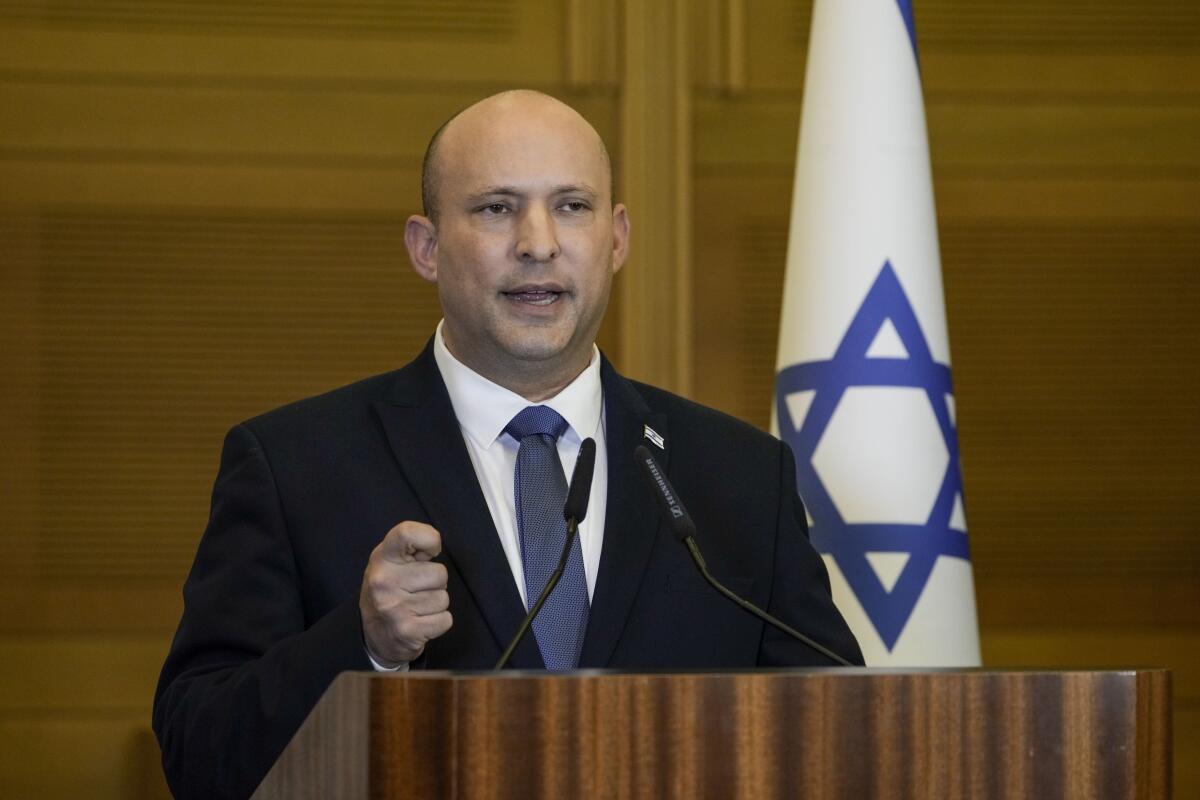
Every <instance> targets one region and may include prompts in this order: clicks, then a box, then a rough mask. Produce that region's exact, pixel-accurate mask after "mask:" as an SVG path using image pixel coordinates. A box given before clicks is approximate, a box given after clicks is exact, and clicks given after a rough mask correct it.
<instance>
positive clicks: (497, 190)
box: [471, 183, 599, 197]
mask: <svg viewBox="0 0 1200 800" xmlns="http://www.w3.org/2000/svg"><path fill="white" fill-rule="evenodd" d="M526 193H527V192H523V191H521V190H520V189H518V188H517V187H515V186H485V187H483V188H482V189H480V190H479V191H477V192H472V194H471V196H472V197H495V196H501V197H519V196H521V195H523V194H526ZM575 193H579V194H586V195H589V196H591V197H595V196H597V195H598V194H599V192H597V191H596V190H595V189H593V188H592V187H591V186H589V185H588V184H586V183H565V184H562V185H560V186H555V187H554V188H553V189H552V190H551V191H550V194H554V195H559V194H575Z"/></svg>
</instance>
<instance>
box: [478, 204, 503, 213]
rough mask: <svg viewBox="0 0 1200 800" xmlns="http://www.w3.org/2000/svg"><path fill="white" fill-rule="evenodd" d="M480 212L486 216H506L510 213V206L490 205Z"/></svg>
mask: <svg viewBox="0 0 1200 800" xmlns="http://www.w3.org/2000/svg"><path fill="white" fill-rule="evenodd" d="M480 211H483V212H484V213H485V214H506V213H508V206H506V205H504V203H488V204H487V205H486V206H484V207H483V208H481V209H480Z"/></svg>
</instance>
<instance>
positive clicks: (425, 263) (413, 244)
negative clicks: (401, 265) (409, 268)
mask: <svg viewBox="0 0 1200 800" xmlns="http://www.w3.org/2000/svg"><path fill="white" fill-rule="evenodd" d="M404 246H405V247H407V248H408V260H409V261H411V262H412V265H413V269H414V270H415V271H416V273H417V274H418V275H420V276H421V277H422V278H424V279H425V280H427V281H429V282H430V283H437V226H436V225H434V224H433V221H432V220H430V219H429V217H422V216H420V215H419V214H413V215H412V216H411V217H409V218H408V221H407V222H406V223H404Z"/></svg>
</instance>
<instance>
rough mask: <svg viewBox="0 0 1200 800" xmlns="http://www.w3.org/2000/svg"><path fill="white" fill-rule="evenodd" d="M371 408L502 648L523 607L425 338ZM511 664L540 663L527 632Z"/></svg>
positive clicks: (537, 665) (527, 665)
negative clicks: (382, 398)
mask: <svg viewBox="0 0 1200 800" xmlns="http://www.w3.org/2000/svg"><path fill="white" fill-rule="evenodd" d="M375 411H376V413H377V414H378V416H379V419H380V422H381V423H382V424H383V427H384V430H385V431H386V433H387V438H388V442H389V444H390V445H391V447H392V451H393V453H394V454H395V456H396V460H397V461H398V462H399V463H400V468H401V470H402V471H403V473H404V476H405V477H406V478H407V479H408V482H409V484H410V485H411V486H412V488H413V491H414V492H415V493H416V495H417V497H418V499H419V500H420V502H421V505H422V506H423V508H424V509H425V512H426V514H427V515H428V516H429V520H430V524H432V525H433V526H434V527H435V528H437V529H438V531H439V532H440V533H441V535H442V549H443V554H444V556H446V557H448V558H449V559H450V560H451V561H452V562H453V563H454V565H455V567H456V568H457V569H458V572H459V574H460V575H461V576H462V580H463V582H464V583H465V584H466V586H467V589H468V591H469V592H470V593H471V596H472V598H473V599H474V601H475V605H476V606H477V607H478V608H479V610H480V612H481V613H482V615H483V617H484V619H485V620H486V621H487V625H488V627H489V628H490V629H491V632H492V636H493V637H495V640H496V645H497V647H498V648H503V647H504V646H505V645H506V644H508V640H509V639H510V638H511V637H512V635H513V634H514V633H515V632H516V630H517V626H518V625H520V624H521V619H522V618H523V617H524V616H525V610H524V607H523V606H522V605H521V596H520V594H519V593H518V592H517V587H516V584H515V583H514V582H513V576H512V571H511V570H510V569H509V567H508V560H507V558H506V557H505V555H504V549H503V548H502V547H501V546H500V537H499V535H498V534H497V533H496V527H495V524H494V523H493V522H492V517H491V514H490V513H489V512H488V508H487V502H486V501H485V500H484V498H483V492H482V491H481V490H480V488H479V481H478V480H477V479H476V477H475V467H474V466H473V465H472V463H471V458H470V456H469V455H468V454H467V447H466V443H465V442H464V441H463V437H462V431H461V430H460V428H459V425H458V420H457V419H456V418H455V416H454V409H453V407H452V406H451V405H450V396H449V394H448V393H447V392H446V385H445V383H444V382H443V381H442V377H441V373H440V372H438V369H437V362H436V361H435V360H434V358H433V344H432V341H431V342H430V344H429V345H427V346H426V348H425V350H424V352H422V353H421V355H420V356H418V357H417V358H416V359H415V360H414V361H413V362H412V363H411V364H409V365H408V366H406V367H404V368H403V369H402V370H400V372H399V373H398V375H397V379H396V383H395V386H394V387H393V391H392V395H391V398H390V399H389V400H387V401H383V402H378V403H376V404H375ZM512 664H513V666H514V667H520V668H525V669H539V668H543V666H544V665H543V662H542V657H541V654H540V653H539V652H538V649H537V642H536V640H535V639H534V637H533V636H532V635H529V636H526V637H525V639H524V641H522V642H521V646H520V647H518V648H517V651H516V652H515V653H514V654H513V659H512Z"/></svg>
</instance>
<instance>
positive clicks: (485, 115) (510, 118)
mask: <svg viewBox="0 0 1200 800" xmlns="http://www.w3.org/2000/svg"><path fill="white" fill-rule="evenodd" d="M539 124H542V125H553V126H558V129H560V130H562V131H563V132H564V133H566V134H568V135H571V136H577V137H582V138H583V139H584V140H585V141H589V143H594V149H593V150H592V153H594V154H595V156H596V157H598V158H599V159H600V161H601V163H602V165H603V173H604V174H605V175H606V176H607V178H608V186H605V187H596V188H597V190H599V191H600V192H602V193H603V195H604V196H605V197H606V198H607V200H608V203H609V205H610V206H611V205H612V200H613V197H612V195H613V175H612V162H611V161H610V159H609V157H608V149H607V148H606V147H605V146H604V140H603V139H601V138H600V134H599V133H597V132H596V129H595V128H593V127H592V125H591V124H590V123H589V122H588V121H587V120H586V119H584V118H583V116H582V115H581V114H580V113H579V112H578V111H576V110H575V109H573V108H571V107H570V106H569V105H567V104H566V103H564V102H562V101H561V100H558V99H556V98H554V97H551V96H550V95H548V94H545V93H543V92H537V91H533V90H531V89H512V90H509V91H506V92H500V93H499V94H494V95H492V96H490V97H485V98H484V99H482V100H480V101H479V102H477V103H475V104H473V105H470V106H467V107H466V108H465V109H463V110H462V111H460V112H458V113H457V114H455V115H454V116H452V117H451V118H450V119H448V120H446V121H445V122H443V123H442V125H441V127H439V128H438V129H437V131H435V132H434V134H433V137H432V138H431V139H430V140H429V146H428V147H426V148H425V157H424V159H423V160H422V162H421V204H422V206H423V207H424V214H425V216H427V217H429V219H430V220H431V221H432V222H433V223H434V224H435V225H436V224H437V222H438V212H439V202H440V201H441V191H442V184H443V181H444V180H445V178H446V172H447V170H446V163H447V162H448V161H450V162H452V161H453V159H454V158H455V157H456V156H459V155H461V154H462V152H464V151H473V150H476V149H478V148H479V147H480V145H481V143H482V142H484V140H485V139H487V138H489V137H497V136H500V137H503V136H505V135H507V134H509V133H511V132H513V131H515V130H519V129H520V128H521V127H522V126H529V125H539ZM589 149H591V148H589Z"/></svg>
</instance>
